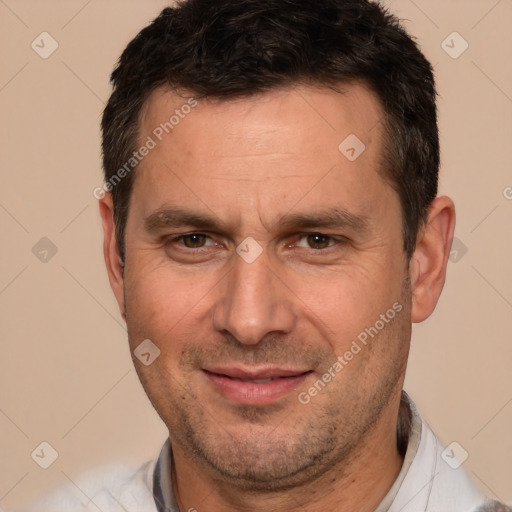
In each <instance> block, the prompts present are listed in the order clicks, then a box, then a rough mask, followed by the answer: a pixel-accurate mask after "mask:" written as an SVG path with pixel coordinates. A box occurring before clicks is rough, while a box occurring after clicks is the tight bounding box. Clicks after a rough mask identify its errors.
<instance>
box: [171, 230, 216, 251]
mask: <svg viewBox="0 0 512 512" xmlns="http://www.w3.org/2000/svg"><path fill="white" fill-rule="evenodd" d="M169 243H171V244H178V245H181V246H182V247H186V248H187V249H201V248H202V247H207V246H210V245H215V242H214V241H213V240H212V239H211V238H210V237H209V236H208V235H206V234H205V233H186V234H184V235H179V236H175V237H173V238H171V239H170V240H169Z"/></svg>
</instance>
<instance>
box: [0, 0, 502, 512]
mask: <svg viewBox="0 0 512 512" xmlns="http://www.w3.org/2000/svg"><path fill="white" fill-rule="evenodd" d="M165 4H166V2H164V1H156V0H152V1H138V2H135V1H127V0H122V1H121V0H117V1H100V0H89V1H86V0H81V1H75V0H66V1H60V2H58V1H35V0H33V1H27V0H0V34H1V36H0V37H1V38H2V58H1V59H2V63H1V68H0V108H1V119H2V123H1V128H0V130H1V132H0V141H1V154H0V162H1V170H2V187H1V195H0V222H1V227H2V241H3V243H2V245H1V251H0V258H1V276H0V310H1V312H2V320H1V323H0V326H1V357H0V449H1V451H0V507H1V508H3V509H8V508H9V507H12V506H15V505H18V504H20V503H22V502H23V501H25V500H27V499H29V498H32V497H34V496H36V495H38V494H39V493H43V492H46V491H47V490H48V489H50V488H51V487H53V486H55V485H60V484H63V483H67V484H69V485H72V484H71V482H70V481H73V479H74V478H76V476H77V475H78V474H79V473H80V472H82V471H83V470H85V469H87V468H92V467H96V466H98V465H101V464H103V463H106V462H109V461H117V460H126V461H132V462H139V461H143V460H145V459H147V458H149V457H153V456H155V455H156V454H157V452H158V450H159V448H160V445H161V443H162V442H163V440H164V438H165V429H164V427H163V425H162V423H161V422H160V420H159V419H158V417H157V415H156V413H155V412H154V411H153V409H152V408H151V406H150V405H149V402H148V400H147V399H146V397H145V394H144V393H143V391H142V389H141V387H140V385H139V383H138V380H137V377H136V374H135V371H134V370H133V369H132V363H131V360H130V357H129V353H128V349H127V343H126V333H125V329H124V326H123V322H122V320H121V318H120V315H119V313H118V310H117V306H116V304H115V302H114V298H113V295H112V293H111V291H110V288H109V285H108V282H107V277H106V272H105V270H104V265H103V261H102V253H101V232H100V222H99V214H98V209H97V204H96V203H97V202H96V200H95V199H94V197H93V195H92V190H93V189H94V187H96V186H98V185H101V183H102V180H101V172H100V153H99V144H100V142H99V121H100V115H101V112H102V108H103V106H104V105H103V104H104V102H105V101H106V99H107V98H108V95H109V84H108V77H109V74H110V71H111V69H112V66H113V64H114V62H115V61H116V59H117V58H118V56H119V55H120V52H121V51H122V49H123V48H124V46H125V45H126V43H127V42H128V41H129V40H130V39H131V38H132V37H133V36H134V35H135V34H136V33H137V32H138V30H139V29H141V28H142V27H143V26H144V25H145V24H146V23H147V22H149V21H150V20H151V19H152V18H153V17H155V16H156V15H157V14H158V12H159V11H160V9H161V8H162V7H163V6H164V5H165ZM387 4H389V6H390V8H391V10H392V11H393V12H395V13H397V14H398V15H399V16H400V17H401V18H404V19H405V20H407V21H405V25H406V27H407V28H408V29H409V30H410V31H411V32H412V33H413V34H414V35H416V36H417V38H418V40H419V43H420V44H421V46H422V48H423V49H424V51H425V53H426V55H427V56H428V57H429V58H430V59H431V61H432V62H433V64H434V65H435V69H436V74H437V79H438V88H439V92H440V99H439V110H440V129H441V141H442V177H441V192H442V193H446V194H448V195H450V196H452V197H453V198H454V200H455V202H456V205H457V208H458V223H457V229H456V235H457V237H458V239H460V242H461V243H462V244H464V246H465V247H467V252H466V253H465V254H463V251H460V250H459V253H458V256H457V261H456V262H451V263H450V264H449V277H448V281H447V284H446V288H445V292H444V295H443V297H442V299H441V301H440V304H439V306H438V308H437V310H436V312H435V314H434V315H433V317H431V318H430V319H429V320H427V321H426V322H424V323H423V324H421V325H418V326H415V329H414V333H413V343H412V355H411V361H410V366H409V370H408V375H407V382H406V389H407V390H408V391H409V393H410V394H411V395H412V397H413V398H414V399H415V401H416V402H417V403H418V404H419V407H420V410H421V411H422V413H423V416H424V417H425V418H426V419H427V421H429V423H430V424H431V425H432V427H433V428H434V430H435V431H436V432H437V433H438V434H439V436H440V437H441V439H442V440H443V442H445V443H446V444H448V443H450V442H452V441H457V442H458V443H460V444H461V445H462V446H463V447H464V448H465V449H466V450H467V452H468V453H469V458H468V459H467V460H466V462H465V467H466V468H467V470H468V471H469V472H470V473H472V474H473V476H474V478H475V479H476V480H477V482H478V483H479V485H481V486H482V487H483V488H484V489H485V490H486V491H487V492H488V493H490V494H491V495H495V496H497V497H499V498H500V499H502V500H505V501H507V502H512V383H511V372H510V368H511V366H512V343H511V337H512V336H511V333H512V272H511V270H510V268H511V267H510V262H511V261H512V258H511V250H512V236H511V229H510V227H511V219H512V199H507V197H506V196H507V195H508V197H509V198H512V188H510V189H507V187H512V173H511V172H510V169H511V167H510V154H509V152H510V149H511V145H512V144H511V140H512V139H511V136H512V65H511V62H512V31H511V29H510V27H511V26H512V0H501V1H497V0H465V1H462V0H461V1H455V0H449V1H447V0H442V1H441V0H436V1H432V0H429V1H427V0H415V1H414V2H413V1H412V0H389V1H388V2H387ZM43 31H47V32H49V33H50V34H51V36H52V37H53V38H55V40H56V41H57V42H58V44H59V47H58V49H57V50H56V51H55V52H54V53H53V54H52V55H51V56H50V57H49V58H47V59H42V58H41V57H40V56H39V55H38V54H37V53H36V52H35V51H34V50H33V49H32V48H31V42H32V41H33V40H34V39H36V37H37V36H38V35H39V34H40V33H41V32H43ZM453 31H457V32H458V33H460V34H461V36H462V37H463V38H464V39H465V40H466V41H467V42H468V43H469V48H468V49H467V50H466V51H465V52H464V53H463V54H462V55H460V57H458V58H457V59H454V58H452V57H450V56H449V55H448V54H447V53H446V52H445V51H444V50H443V48H442V47H441V43H442V41H443V40H444V39H445V38H446V37H447V36H448V35H449V34H451V33H452V32H453ZM448 41H450V39H449V40H448ZM460 43H461V41H460V40H454V43H453V44H454V45H455V46H454V48H455V50H457V49H459V48H461V46H460ZM449 44H450V45H451V44H452V43H451V42H449ZM507 191H508V192H507ZM42 237H47V238H49V239H50V240H51V241H52V242H53V244H55V246H56V247H57V250H58V251H57V253H56V254H55V255H54V256H53V257H52V258H51V259H50V258H49V259H48V261H47V262H46V263H43V262H42V261H40V260H39V259H38V258H37V257H36V256H35V255H34V254H33V253H32V247H33V246H34V245H35V244H36V243H37V242H38V241H39V240H40V239H41V238H42ZM42 441H47V442H49V443H50V444H51V445H52V446H53V447H54V448H55V449H56V450H57V451H58V453H59V457H58V459H57V460H56V462H55V463H54V464H53V465H52V466H51V467H50V468H48V469H46V470H43V469H41V468H40V467H39V466H38V465H37V464H36V463H35V462H34V461H33V460H32V458H31V452H32V451H33V450H34V449H35V448H36V447H37V446H38V445H39V444H40V443H41V442H42Z"/></svg>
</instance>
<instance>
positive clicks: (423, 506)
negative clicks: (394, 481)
mask: <svg viewBox="0 0 512 512" xmlns="http://www.w3.org/2000/svg"><path fill="white" fill-rule="evenodd" d="M420 435H421V440H420V444H419V446H418V451H417V453H416V456H415V457H414V460H413V462H412V464H411V467H410V468H409V471H408V474H407V477H406V479H405V481H404V484H405V485H403V486H402V489H401V491H402V492H401V493H400V494H401V496H400V498H399V499H398V500H397V502H402V506H403V509H400V510H402V511H403V512H408V511H412V510H425V511H427V512H445V511H446V510H450V512H469V511H472V510H475V509H476V508H477V507H479V506H480V505H482V504H483V503H484V502H485V500H486V497H485V495H484V494H483V493H482V492H481V491H480V490H479V489H478V488H477V487H476V485H475V484H474V482H473V481H472V480H471V479H470V478H469V476H468V474H467V473H466V471H465V469H464V467H463V465H462V463H463V462H464V461H463V460H458V459H457V453H456V451H457V450H454V449H453V447H451V445H450V447H448V448H445V447H443V446H442V445H441V443H440V442H439V440H438V439H437V437H436V435H435V434H434V432H433V431H432V430H431V429H430V427H429V426H428V425H427V424H426V423H425V422H423V421H422V423H421V434H420ZM394 504H397V503H394ZM418 507H419V508H418Z"/></svg>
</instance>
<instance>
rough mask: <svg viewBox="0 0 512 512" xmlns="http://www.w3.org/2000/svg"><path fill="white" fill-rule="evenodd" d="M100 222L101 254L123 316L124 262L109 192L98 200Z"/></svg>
mask: <svg viewBox="0 0 512 512" xmlns="http://www.w3.org/2000/svg"><path fill="white" fill-rule="evenodd" d="M99 207H100V215H101V222H102V225H103V256H104V258H105V265H106V267H107V273H108V279H109V281H110V286H111V287H112V291H113V292H114V295H115V297H116V300H117V303H118V305H119V309H120V311H121V315H122V316H123V318H125V304H124V275H123V274H124V263H123V261H122V259H121V255H120V253H119V246H118V244H117V239H116V230H115V224H114V206H113V202H112V196H111V194H108V193H107V194H105V196H104V197H103V198H102V199H100V200H99Z"/></svg>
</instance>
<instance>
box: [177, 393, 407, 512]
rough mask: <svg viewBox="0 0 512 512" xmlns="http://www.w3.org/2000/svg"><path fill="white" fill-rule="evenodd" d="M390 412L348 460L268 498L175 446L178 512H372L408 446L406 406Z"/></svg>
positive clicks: (395, 476)
mask: <svg viewBox="0 0 512 512" xmlns="http://www.w3.org/2000/svg"><path fill="white" fill-rule="evenodd" d="M391 405H393V407H391ZM388 411H389V412H388V413H387V414H386V415H385V416H384V417H382V418H381V421H380V422H379V424H378V425H376V426H375V428H374V429H373V430H372V431H371V432H369V433H368V435H367V437H365V439H364V446H363V445H362V446H359V447H357V448H356V449H354V451H353V453H352V456H351V457H350V459H349V460H345V459H344V460H341V461H338V463H337V464H334V465H333V466H332V467H331V468H329V469H328V470H327V471H326V472H324V473H323V474H322V475H321V476H320V477H318V478H316V479H314V480H312V481H310V482H308V484H306V485H301V486H300V487H293V488H287V489H283V490H273V491H271V492H266V491H248V490H247V489H244V488H240V487H236V486H233V484H232V483H228V482H225V481H223V480H222V479H221V478H219V477H218V475H216V474H213V473H212V472H211V471H210V470H209V469H206V468H205V467H203V466H202V465H201V464H199V463H198V462H197V461H195V460H191V459H190V458H189V456H188V454H187V453H186V452H185V451H183V450H182V448H181V446H180V445H179V444H177V443H173V445H172V446H173V465H172V467H173V476H172V480H173V484H174V492H175V495H176V498H177V501H178V504H179V506H180V510H181V511H182V512H183V511H189V510H192V511H193V510H196V509H197V510H208V511H211V512H221V511H222V512H226V511H229V512H241V511H246V510H251V511H254V512H263V511H265V512H266V511H268V510H280V511H283V512H291V511H297V510H300V511H301V512H317V511H318V510H325V511H335V510H340V507H342V509H343V510H344V511H345V512H356V511H357V512H372V511H374V510H375V509H376V507H377V506H378V505H379V503H380V502H381V501H382V499H383V498H384V497H385V496H386V494H387V492H388V491H389V489H390V488H391V486H392V485H393V483H394V481H395V480H396V478H397V476H398V473H399V472H400V469H401V467H402V462H403V456H404V453H405V448H406V445H407V437H408V430H409V424H410V416H409V414H410V413H409V410H408V407H407V405H406V404H405V403H401V404H400V396H399V397H398V398H397V400H395V403H394V404H390V407H389V408H388ZM398 413H399V414H398Z"/></svg>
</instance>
